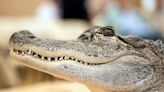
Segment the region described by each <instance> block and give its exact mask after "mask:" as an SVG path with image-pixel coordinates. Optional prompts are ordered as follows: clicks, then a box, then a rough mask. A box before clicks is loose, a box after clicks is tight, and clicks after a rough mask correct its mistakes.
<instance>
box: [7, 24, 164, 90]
mask: <svg viewBox="0 0 164 92" xmlns="http://www.w3.org/2000/svg"><path fill="white" fill-rule="evenodd" d="M9 45H10V55H11V57H13V58H14V59H17V60H19V61H20V62H21V63H23V64H24V65H26V66H29V67H31V68H34V69H37V70H40V71H43V72H46V73H49V74H51V75H53V76H55V77H59V78H63V79H66V80H71V81H77V82H80V83H83V84H85V85H86V86H87V87H88V88H90V90H91V91H92V92H164V64H163V58H164V56H163V55H164V54H163V53H164V50H163V48H164V45H163V42H162V41H151V40H144V39H141V38H138V37H134V36H128V37H123V36H118V35H116V34H115V32H114V30H113V28H112V27H98V26H95V27H92V28H90V29H88V30H87V31H85V32H84V33H83V34H82V35H81V36H79V38H78V39H76V40H67V41H59V40H48V39H46V40H43V39H40V38H37V37H35V36H34V35H33V34H32V33H30V32H29V31H20V32H16V33H14V34H13V35H12V36H11V38H10V42H9Z"/></svg>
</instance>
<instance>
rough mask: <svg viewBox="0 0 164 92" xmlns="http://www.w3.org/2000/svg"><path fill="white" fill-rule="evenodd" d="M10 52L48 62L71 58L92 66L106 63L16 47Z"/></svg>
mask: <svg viewBox="0 0 164 92" xmlns="http://www.w3.org/2000/svg"><path fill="white" fill-rule="evenodd" d="M10 53H15V54H17V55H18V56H30V57H32V58H35V59H38V60H41V61H46V62H57V61H63V60H71V61H75V62H77V63H80V64H83V65H90V66H94V65H101V64H105V63H88V62H85V61H83V60H80V59H77V58H75V57H70V56H43V55H41V54H38V53H36V52H35V51H32V50H23V51H22V50H16V49H14V48H10Z"/></svg>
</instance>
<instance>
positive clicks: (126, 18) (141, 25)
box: [104, 0, 160, 40]
mask: <svg viewBox="0 0 164 92" xmlns="http://www.w3.org/2000/svg"><path fill="white" fill-rule="evenodd" d="M104 22H105V24H106V25H113V26H114V27H116V29H117V31H118V32H119V33H120V34H121V35H137V36H140V37H143V38H146V39H154V40H155V39H159V38H160V35H159V34H158V33H157V32H155V31H154V29H153V27H152V26H151V25H150V24H149V22H148V21H147V20H146V19H145V18H144V17H143V16H142V15H141V14H140V13H139V12H138V11H137V10H136V5H135V0H117V1H115V3H114V5H113V6H110V7H109V9H108V11H107V14H106V15H105V17H104Z"/></svg>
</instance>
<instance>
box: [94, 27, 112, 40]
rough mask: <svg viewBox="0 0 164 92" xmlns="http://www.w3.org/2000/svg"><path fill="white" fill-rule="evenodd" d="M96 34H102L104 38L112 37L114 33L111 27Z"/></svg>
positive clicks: (101, 29)
mask: <svg viewBox="0 0 164 92" xmlns="http://www.w3.org/2000/svg"><path fill="white" fill-rule="evenodd" d="M96 33H98V34H102V35H104V36H109V37H110V36H114V35H115V32H114V29H113V27H112V26H107V27H102V28H100V29H99V30H98V31H97V32H96Z"/></svg>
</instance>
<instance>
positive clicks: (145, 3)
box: [141, 0, 156, 12]
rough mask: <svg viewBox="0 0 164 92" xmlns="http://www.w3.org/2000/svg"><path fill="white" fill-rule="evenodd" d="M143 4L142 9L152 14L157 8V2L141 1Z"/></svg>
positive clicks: (153, 0)
mask: <svg viewBox="0 0 164 92" xmlns="http://www.w3.org/2000/svg"><path fill="white" fill-rule="evenodd" d="M141 2H142V7H143V8H144V9H145V10H148V11H150V12H153V11H154V10H155V7H156V0H141Z"/></svg>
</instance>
